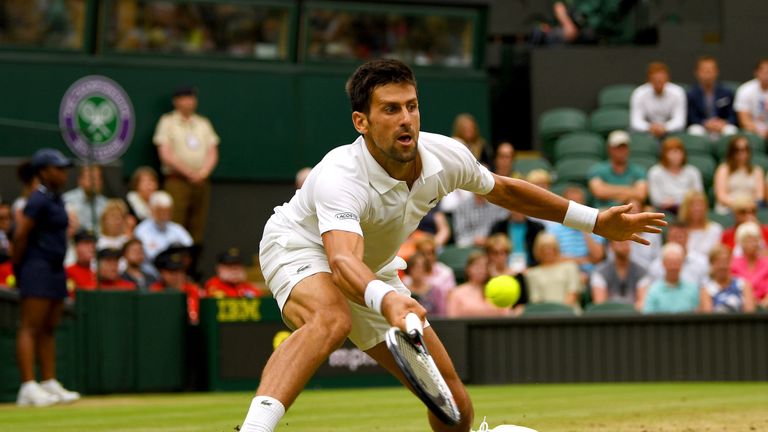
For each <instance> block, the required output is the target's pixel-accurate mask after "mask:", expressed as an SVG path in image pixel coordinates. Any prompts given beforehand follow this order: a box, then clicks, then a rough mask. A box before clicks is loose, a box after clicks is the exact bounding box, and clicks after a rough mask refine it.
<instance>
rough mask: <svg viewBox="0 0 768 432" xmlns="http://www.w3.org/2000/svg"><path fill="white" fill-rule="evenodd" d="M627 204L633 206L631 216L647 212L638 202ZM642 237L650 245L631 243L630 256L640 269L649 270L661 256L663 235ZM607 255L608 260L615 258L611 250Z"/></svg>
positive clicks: (649, 234) (633, 201)
mask: <svg viewBox="0 0 768 432" xmlns="http://www.w3.org/2000/svg"><path fill="white" fill-rule="evenodd" d="M625 204H632V209H631V210H630V211H629V214H635V213H640V212H642V211H643V210H645V207H643V205H642V204H641V203H640V202H639V201H637V200H630V201H628V202H626V203H625ZM649 210H653V209H649ZM640 237H641V238H644V239H646V240H648V241H649V242H650V244H649V245H648V246H646V245H643V244H640V243H636V242H629V249H630V256H632V261H634V262H636V263H637V264H638V265H639V266H640V267H642V268H644V269H647V268H648V267H649V266H650V265H651V263H652V262H653V261H654V260H656V259H657V258H658V257H660V256H661V246H662V244H663V243H664V240H663V238H662V236H661V234H655V233H645V232H644V233H640ZM607 255H608V258H612V257H613V251H612V250H611V249H610V248H609V249H608V253H607Z"/></svg>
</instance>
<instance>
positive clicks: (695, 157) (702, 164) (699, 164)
mask: <svg viewBox="0 0 768 432" xmlns="http://www.w3.org/2000/svg"><path fill="white" fill-rule="evenodd" d="M688 163H689V164H691V165H693V166H695V167H696V168H698V169H699V172H700V173H701V180H702V182H703V183H704V184H705V185H709V184H712V179H713V178H714V176H715V169H717V162H716V161H715V158H713V157H712V156H710V155H701V154H691V155H688Z"/></svg>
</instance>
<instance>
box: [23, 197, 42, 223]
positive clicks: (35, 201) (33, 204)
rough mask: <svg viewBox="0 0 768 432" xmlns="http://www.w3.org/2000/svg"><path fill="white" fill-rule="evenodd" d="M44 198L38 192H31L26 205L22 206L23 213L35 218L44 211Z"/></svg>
mask: <svg viewBox="0 0 768 432" xmlns="http://www.w3.org/2000/svg"><path fill="white" fill-rule="evenodd" d="M45 201H46V200H45V198H44V197H43V194H41V193H39V192H33V193H32V194H31V195H30V196H29V200H28V201H27V205H26V206H24V215H25V216H26V217H28V218H30V219H32V220H35V221H36V220H37V219H38V218H39V217H40V216H41V215H42V214H43V212H44V211H45Z"/></svg>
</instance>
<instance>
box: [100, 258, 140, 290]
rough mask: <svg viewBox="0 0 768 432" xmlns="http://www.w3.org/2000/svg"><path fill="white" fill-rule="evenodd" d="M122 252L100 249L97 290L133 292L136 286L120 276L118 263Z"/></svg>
mask: <svg viewBox="0 0 768 432" xmlns="http://www.w3.org/2000/svg"><path fill="white" fill-rule="evenodd" d="M122 255H123V252H122V251H121V250H120V249H100V250H99V251H98V253H97V256H98V260H99V266H98V268H99V288H100V289H102V290H116V291H134V290H136V284H134V283H133V282H131V281H129V280H126V279H123V278H122V277H121V276H120V269H119V267H120V265H119V261H120V258H121V257H122Z"/></svg>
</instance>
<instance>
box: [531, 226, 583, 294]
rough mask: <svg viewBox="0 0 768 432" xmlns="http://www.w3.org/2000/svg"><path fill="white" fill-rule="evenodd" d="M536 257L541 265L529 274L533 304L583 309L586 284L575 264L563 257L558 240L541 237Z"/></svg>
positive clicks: (539, 236)
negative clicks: (551, 304) (584, 286)
mask: <svg viewBox="0 0 768 432" xmlns="http://www.w3.org/2000/svg"><path fill="white" fill-rule="evenodd" d="M533 255H534V256H535V258H536V261H538V262H539V265H537V266H535V267H531V268H529V269H528V270H527V271H526V272H525V281H526V283H527V286H528V301H529V302H530V303H563V304H566V305H568V306H571V307H573V308H574V309H579V295H580V294H581V290H582V284H581V278H580V277H579V267H578V266H577V265H576V263H575V262H573V261H570V260H564V259H562V258H561V257H560V246H559V245H558V244H557V238H556V237H555V236H554V235H552V234H549V233H541V234H539V235H538V236H537V237H536V242H535V243H534V245H533Z"/></svg>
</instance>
